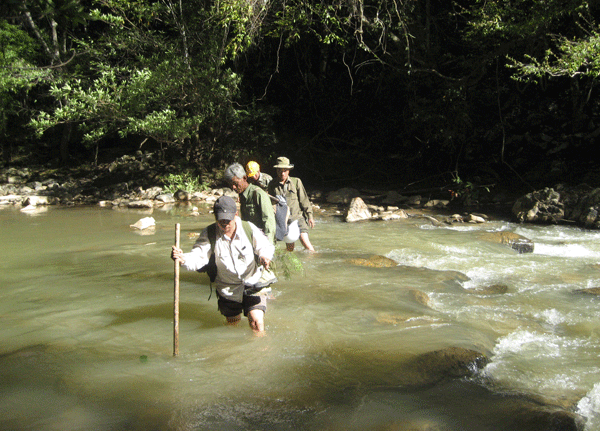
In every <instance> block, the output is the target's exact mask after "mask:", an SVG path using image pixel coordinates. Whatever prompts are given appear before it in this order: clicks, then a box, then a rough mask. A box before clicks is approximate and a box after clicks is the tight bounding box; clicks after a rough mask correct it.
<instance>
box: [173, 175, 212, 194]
mask: <svg viewBox="0 0 600 431" xmlns="http://www.w3.org/2000/svg"><path fill="white" fill-rule="evenodd" d="M162 182H163V184H164V186H163V188H164V190H165V191H166V192H167V193H175V192H176V191H177V190H184V191H186V192H189V193H191V192H199V191H203V190H206V189H208V186H207V185H206V184H203V183H202V182H201V181H200V179H199V178H198V177H197V176H195V175H194V174H192V173H191V172H183V173H181V174H168V175H165V176H164V177H163V178H162Z"/></svg>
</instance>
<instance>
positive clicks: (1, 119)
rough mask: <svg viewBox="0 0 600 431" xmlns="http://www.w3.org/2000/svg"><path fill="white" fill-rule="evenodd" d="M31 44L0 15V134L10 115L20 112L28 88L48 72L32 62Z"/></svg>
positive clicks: (48, 75) (40, 80)
mask: <svg viewBox="0 0 600 431" xmlns="http://www.w3.org/2000/svg"><path fill="white" fill-rule="evenodd" d="M34 46H35V43H34V40H33V39H32V38H31V37H29V35H28V34H27V33H26V32H24V31H23V30H21V29H20V28H19V27H17V26H15V25H12V24H9V23H8V22H6V21H5V20H1V19H0V136H3V135H5V133H6V130H7V125H8V122H9V118H11V117H13V118H15V117H17V116H19V115H22V113H23V106H24V100H25V99H26V97H27V94H28V92H29V91H30V90H31V89H32V88H33V87H34V86H36V85H37V84H39V83H40V82H43V81H45V80H46V79H48V78H49V77H50V76H51V73H50V71H49V70H44V69H38V68H36V67H35V66H34V61H35V50H34Z"/></svg>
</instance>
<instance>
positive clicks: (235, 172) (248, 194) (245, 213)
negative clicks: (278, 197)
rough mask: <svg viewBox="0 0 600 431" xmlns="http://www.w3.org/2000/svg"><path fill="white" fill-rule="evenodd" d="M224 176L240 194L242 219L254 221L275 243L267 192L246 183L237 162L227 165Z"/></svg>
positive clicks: (272, 213) (272, 211)
mask: <svg viewBox="0 0 600 431" xmlns="http://www.w3.org/2000/svg"><path fill="white" fill-rule="evenodd" d="M224 176H225V180H226V181H227V182H228V183H229V184H230V185H231V188H232V189H233V190H234V191H235V192H237V193H238V194H239V195H240V215H241V218H242V220H245V221H249V222H251V223H254V225H256V226H258V227H259V228H260V229H262V230H263V232H264V233H265V235H266V236H267V238H269V241H271V243H273V244H275V229H276V226H275V211H274V210H273V204H272V203H271V199H270V198H269V195H268V194H267V192H265V191H264V190H263V189H261V188H260V187H258V186H255V185H254V184H250V183H248V177H247V176H246V171H244V168H243V167H242V165H240V164H239V163H234V164H232V165H229V166H228V167H227V169H225V175H224Z"/></svg>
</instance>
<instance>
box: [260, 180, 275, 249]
mask: <svg viewBox="0 0 600 431" xmlns="http://www.w3.org/2000/svg"><path fill="white" fill-rule="evenodd" d="M256 197H257V200H258V202H257V203H258V205H259V206H260V211H261V212H260V214H261V219H262V222H263V226H264V227H265V235H266V236H267V238H269V241H271V242H272V243H275V230H276V229H277V226H276V224H275V210H273V204H272V203H271V198H269V195H268V194H266V193H265V192H264V191H262V190H261V191H257V193H256Z"/></svg>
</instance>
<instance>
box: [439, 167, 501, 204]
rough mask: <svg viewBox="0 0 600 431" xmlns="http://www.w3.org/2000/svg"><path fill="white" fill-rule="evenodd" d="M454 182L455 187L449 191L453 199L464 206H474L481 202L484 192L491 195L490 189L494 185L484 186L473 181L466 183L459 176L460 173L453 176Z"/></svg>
mask: <svg viewBox="0 0 600 431" xmlns="http://www.w3.org/2000/svg"><path fill="white" fill-rule="evenodd" d="M452 176H453V178H452V182H453V183H454V187H453V188H452V189H451V190H449V192H450V195H451V197H452V199H457V200H458V201H460V202H461V203H462V204H464V205H473V204H476V203H478V202H479V199H480V198H481V195H482V192H486V193H489V192H490V187H493V185H483V184H479V183H473V182H471V181H464V180H463V179H462V178H460V177H459V176H458V172H454V173H453V174H452Z"/></svg>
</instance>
